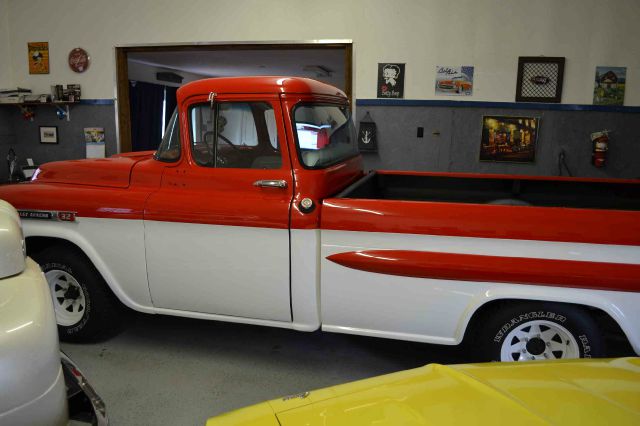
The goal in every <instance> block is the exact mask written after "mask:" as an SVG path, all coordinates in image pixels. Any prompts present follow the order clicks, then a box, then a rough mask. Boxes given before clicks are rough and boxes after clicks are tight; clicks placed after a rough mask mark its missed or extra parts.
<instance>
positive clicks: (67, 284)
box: [33, 246, 123, 342]
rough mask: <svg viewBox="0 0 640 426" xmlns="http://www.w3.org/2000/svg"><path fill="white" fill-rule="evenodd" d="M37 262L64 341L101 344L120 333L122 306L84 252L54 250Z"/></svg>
mask: <svg viewBox="0 0 640 426" xmlns="http://www.w3.org/2000/svg"><path fill="white" fill-rule="evenodd" d="M33 258H34V260H35V261H36V262H38V263H39V264H40V267H41V268H42V272H44V275H45V278H46V279H47V283H48V284H49V290H50V292H51V300H52V302H53V307H54V311H55V315H56V322H57V323H58V334H59V336H60V340H64V341H72V342H74V341H75V342H77V341H91V340H98V339H101V338H104V337H106V336H108V335H110V334H113V333H114V332H116V331H118V330H120V328H121V323H122V313H123V308H122V305H121V304H120V302H119V301H118V300H117V299H116V297H115V296H114V295H113V293H111V291H110V289H109V287H108V286H107V284H106V283H105V281H104V280H103V279H102V276H101V275H100V273H98V271H97V270H96V269H95V267H94V266H93V265H92V264H91V263H90V262H89V261H88V260H87V259H86V257H85V256H84V254H83V253H82V252H80V251H79V250H77V249H72V248H69V247H66V246H52V247H48V248H46V249H44V250H43V251H41V252H40V253H37V254H36V255H34V256H33Z"/></svg>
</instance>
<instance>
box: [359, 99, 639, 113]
mask: <svg viewBox="0 0 640 426" xmlns="http://www.w3.org/2000/svg"><path fill="white" fill-rule="evenodd" d="M356 106H407V107H412V106H419V107H425V106H427V107H453V108H504V109H534V110H548V111H601V112H633V113H640V106H614V105H578V104H543V103H527V102H484V101H449V100H439V99H422V100H421V99H356Z"/></svg>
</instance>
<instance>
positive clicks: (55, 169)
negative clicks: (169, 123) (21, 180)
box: [32, 151, 153, 188]
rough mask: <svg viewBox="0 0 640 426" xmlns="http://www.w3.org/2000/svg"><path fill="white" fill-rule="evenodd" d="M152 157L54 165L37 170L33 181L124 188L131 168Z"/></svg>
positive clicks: (147, 153) (143, 155)
mask: <svg viewBox="0 0 640 426" xmlns="http://www.w3.org/2000/svg"><path fill="white" fill-rule="evenodd" d="M152 155H153V152H152V151H143V152H134V153H128V154H119V155H114V156H113V157H110V158H96V159H87V160H68V161H54V162H52V163H46V164H43V165H42V166H40V168H39V169H38V170H37V171H36V173H35V174H34V176H33V179H32V181H38V182H46V183H72V184H75V185H91V186H107V187H112V188H126V187H128V186H129V182H130V180H131V170H132V169H133V166H134V165H135V164H136V163H138V162H139V161H142V160H146V159H148V158H151V157H152Z"/></svg>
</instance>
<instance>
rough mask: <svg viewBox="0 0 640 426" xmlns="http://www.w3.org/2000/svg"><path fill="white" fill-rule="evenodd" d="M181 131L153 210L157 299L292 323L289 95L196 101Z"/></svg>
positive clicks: (150, 237)
mask: <svg viewBox="0 0 640 426" xmlns="http://www.w3.org/2000/svg"><path fill="white" fill-rule="evenodd" d="M258 98H259V99H258ZM179 128H180V132H181V139H182V142H183V144H182V147H183V149H182V151H183V152H182V154H181V155H182V158H181V161H180V162H179V163H178V164H177V165H176V166H175V167H167V168H166V169H165V171H164V174H163V178H162V183H161V187H160V189H159V190H158V191H157V192H155V193H154V194H152V195H151V196H150V198H149V199H148V201H147V204H146V208H145V238H146V239H145V246H146V255H147V270H148V277H149V287H150V291H151V297H152V299H153V303H154V305H155V306H156V307H159V308H166V309H171V310H178V311H189V312H199V313H209V314H219V315H229V316H235V317H244V318H255V319H263V320H274V321H291V308H290V300H289V297H290V292H289V270H290V269H289V208H290V205H291V199H292V194H293V178H292V172H291V164H290V160H289V153H288V148H287V143H286V139H285V138H286V136H285V135H286V133H285V131H284V128H283V124H282V110H281V107H280V102H279V98H278V97H277V95H273V96H268V95H267V96H265V95H259V96H250V95H217V97H216V102H215V104H214V106H213V107H212V105H211V102H209V100H208V98H207V96H202V97H199V98H189V99H187V100H186V101H185V103H184V104H183V105H182V107H181V115H180V126H179Z"/></svg>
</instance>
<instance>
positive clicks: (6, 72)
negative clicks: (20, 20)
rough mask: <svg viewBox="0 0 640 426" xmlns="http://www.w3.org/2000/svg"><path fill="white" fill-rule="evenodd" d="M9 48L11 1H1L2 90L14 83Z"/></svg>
mask: <svg viewBox="0 0 640 426" xmlns="http://www.w3.org/2000/svg"><path fill="white" fill-rule="evenodd" d="M9 47H10V44H9V1H8V0H0V58H2V60H0V88H8V87H9V86H11V82H12V78H11V58H10V56H9V51H10V50H9ZM25 57H26V53H25Z"/></svg>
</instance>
